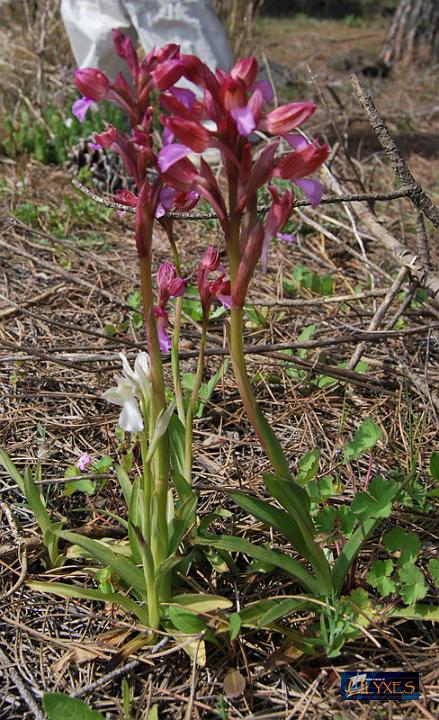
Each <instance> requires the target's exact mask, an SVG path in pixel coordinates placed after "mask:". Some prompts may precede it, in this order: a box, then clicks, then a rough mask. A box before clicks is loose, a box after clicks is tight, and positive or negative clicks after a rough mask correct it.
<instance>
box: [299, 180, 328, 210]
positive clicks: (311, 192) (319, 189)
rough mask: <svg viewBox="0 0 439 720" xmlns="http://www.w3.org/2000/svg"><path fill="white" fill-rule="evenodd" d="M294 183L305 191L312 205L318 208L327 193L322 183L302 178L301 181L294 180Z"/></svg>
mask: <svg viewBox="0 0 439 720" xmlns="http://www.w3.org/2000/svg"><path fill="white" fill-rule="evenodd" d="M293 183H294V184H295V185H297V186H298V187H300V189H301V190H303V192H304V193H305V195H306V197H307V198H308V200H309V201H310V203H311V205H312V206H313V207H314V208H315V207H317V205H318V204H319V202H320V200H321V199H322V196H323V193H324V191H325V188H324V186H323V185H322V183H321V182H320V181H319V180H311V179H310V178H301V179H300V180H295V179H294V178H293Z"/></svg>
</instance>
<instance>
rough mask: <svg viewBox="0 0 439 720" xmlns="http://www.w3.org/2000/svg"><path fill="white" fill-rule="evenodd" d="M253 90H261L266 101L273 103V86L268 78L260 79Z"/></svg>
mask: <svg viewBox="0 0 439 720" xmlns="http://www.w3.org/2000/svg"><path fill="white" fill-rule="evenodd" d="M252 90H260V92H261V94H262V97H263V98H264V100H265V102H268V103H272V102H273V99H274V92H273V86H272V84H271V82H269V81H268V80H258V82H257V83H255V84H254V85H253V87H252Z"/></svg>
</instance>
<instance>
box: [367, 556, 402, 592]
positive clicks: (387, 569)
mask: <svg viewBox="0 0 439 720" xmlns="http://www.w3.org/2000/svg"><path fill="white" fill-rule="evenodd" d="M392 572H393V562H392V561H391V560H375V561H374V562H373V563H372V565H371V568H370V570H369V572H368V573H367V576H366V580H367V582H368V583H369V585H372V587H374V588H376V589H377V590H378V592H379V593H381V595H382V596H383V597H387V595H390V593H394V592H395V590H396V585H395V583H394V582H393V580H391V579H390V575H391V574H392Z"/></svg>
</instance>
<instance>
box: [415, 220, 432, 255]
mask: <svg viewBox="0 0 439 720" xmlns="http://www.w3.org/2000/svg"><path fill="white" fill-rule="evenodd" d="M416 233H417V236H418V256H419V260H420V261H421V263H422V264H423V265H425V267H427V268H428V267H430V248H429V247H428V238H427V231H426V229H425V223H424V216H423V214H422V212H421V211H420V210H419V209H417V210H416Z"/></svg>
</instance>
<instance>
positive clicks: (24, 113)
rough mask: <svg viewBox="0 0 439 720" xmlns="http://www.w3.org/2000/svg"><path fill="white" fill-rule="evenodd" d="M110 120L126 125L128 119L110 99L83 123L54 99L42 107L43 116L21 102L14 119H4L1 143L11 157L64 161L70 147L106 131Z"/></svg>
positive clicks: (45, 162)
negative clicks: (67, 112)
mask: <svg viewBox="0 0 439 720" xmlns="http://www.w3.org/2000/svg"><path fill="white" fill-rule="evenodd" d="M106 122H109V123H111V124H112V125H115V126H116V127H118V128H120V129H122V128H123V126H124V124H125V122H126V120H125V114H124V113H123V112H122V111H121V110H120V109H119V108H117V107H115V106H114V105H112V104H111V103H106V104H105V106H102V107H101V108H100V109H99V110H95V111H94V112H91V115H90V117H89V118H87V119H86V120H85V121H84V124H83V125H81V123H80V122H79V120H78V119H77V118H75V117H71V116H70V115H69V116H66V114H65V110H64V109H61V108H59V107H57V106H56V105H53V104H50V103H49V104H48V105H46V106H45V107H44V108H43V109H42V111H41V116H36V117H35V116H34V115H31V113H30V112H29V109H28V108H27V107H26V106H21V107H20V108H19V110H18V112H17V113H16V115H15V117H14V119H11V118H10V117H7V118H6V119H5V120H4V135H3V139H2V141H1V145H2V147H3V150H4V152H5V153H6V154H7V155H9V156H10V157H19V156H20V155H30V156H31V157H32V158H34V159H35V160H37V161H38V162H41V163H44V164H46V165H49V164H54V165H62V164H63V163H64V162H65V161H66V160H67V158H68V154H69V150H70V149H71V148H72V147H73V146H74V145H77V144H78V143H79V141H80V140H81V138H83V137H87V136H90V135H91V134H92V133H93V132H95V131H97V132H99V131H102V130H103V129H104V127H105V123H106Z"/></svg>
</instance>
